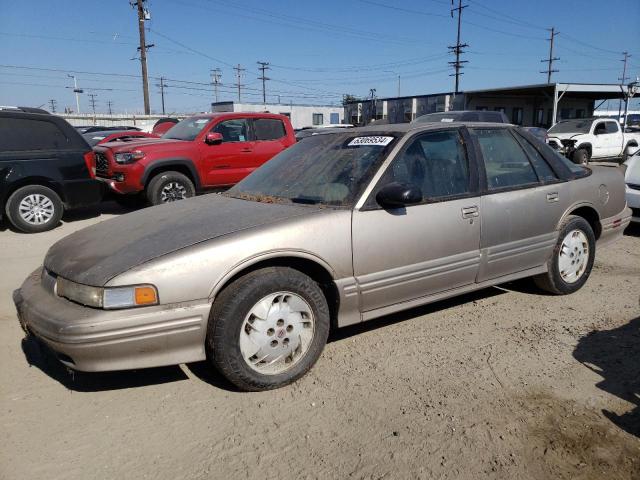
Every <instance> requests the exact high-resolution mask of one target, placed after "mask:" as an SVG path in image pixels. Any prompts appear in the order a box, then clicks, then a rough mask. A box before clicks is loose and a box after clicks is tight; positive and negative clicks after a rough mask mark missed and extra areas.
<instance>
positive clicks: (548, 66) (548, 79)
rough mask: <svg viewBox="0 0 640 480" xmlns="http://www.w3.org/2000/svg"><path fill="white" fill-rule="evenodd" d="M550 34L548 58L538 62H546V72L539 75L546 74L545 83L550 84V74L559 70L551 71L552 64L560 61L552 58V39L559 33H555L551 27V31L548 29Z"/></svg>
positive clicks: (557, 58)
mask: <svg viewBox="0 0 640 480" xmlns="http://www.w3.org/2000/svg"><path fill="white" fill-rule="evenodd" d="M549 32H550V37H549V58H548V59H546V60H540V61H541V62H543V63H544V62H547V69H546V70H542V71H541V72H540V73H546V74H547V83H551V74H552V73H557V72H558V71H559V70H554V69H553V62H555V61H558V60H560V58H559V57H554V56H553V39H554V38H555V37H556V35H558V34H559V33H560V32H556V29H555V27H551V29H549Z"/></svg>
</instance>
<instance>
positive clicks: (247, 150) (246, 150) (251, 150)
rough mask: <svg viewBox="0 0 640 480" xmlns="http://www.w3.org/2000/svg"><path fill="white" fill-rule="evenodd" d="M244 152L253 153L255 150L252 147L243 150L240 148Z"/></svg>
mask: <svg viewBox="0 0 640 480" xmlns="http://www.w3.org/2000/svg"><path fill="white" fill-rule="evenodd" d="M240 151H241V152H242V153H251V152H253V149H251V148H243V149H242V150H240Z"/></svg>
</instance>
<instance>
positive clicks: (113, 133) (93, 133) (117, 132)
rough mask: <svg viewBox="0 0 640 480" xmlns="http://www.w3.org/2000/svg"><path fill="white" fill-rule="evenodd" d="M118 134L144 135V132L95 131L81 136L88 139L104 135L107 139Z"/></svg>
mask: <svg viewBox="0 0 640 480" xmlns="http://www.w3.org/2000/svg"><path fill="white" fill-rule="evenodd" d="M120 133H126V134H127V135H131V134H133V135H135V134H142V135H144V132H141V131H140V130H96V131H94V132H88V133H83V134H82V135H84V136H86V137H88V136H94V135H104V136H105V137H109V136H111V135H117V134H120Z"/></svg>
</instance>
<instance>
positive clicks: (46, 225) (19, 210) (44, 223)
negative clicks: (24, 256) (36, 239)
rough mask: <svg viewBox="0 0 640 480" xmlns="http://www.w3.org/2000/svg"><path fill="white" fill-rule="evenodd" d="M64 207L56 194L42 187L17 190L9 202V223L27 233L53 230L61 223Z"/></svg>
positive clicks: (31, 186)
mask: <svg viewBox="0 0 640 480" xmlns="http://www.w3.org/2000/svg"><path fill="white" fill-rule="evenodd" d="M63 211H64V207H63V205H62V200H60V197H59V196H58V194H57V193H56V192H54V191H53V190H51V189H50V188H47V187H44V186H42V185H27V186H25V187H21V188H19V189H17V190H16V191H15V192H13V193H12V194H11V196H10V197H9V200H8V201H7V206H6V213H7V218H8V220H9V222H10V223H11V224H12V225H13V226H14V227H15V228H17V229H18V230H20V231H22V232H25V233H38V232H45V231H47V230H51V229H52V228H54V227H55V226H57V225H58V224H59V223H60V219H61V218H62V213H63Z"/></svg>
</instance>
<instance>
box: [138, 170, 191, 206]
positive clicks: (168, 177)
mask: <svg viewBox="0 0 640 480" xmlns="http://www.w3.org/2000/svg"><path fill="white" fill-rule="evenodd" d="M195 194H196V189H195V187H194V186H193V182H192V181H191V180H190V179H189V177H187V176H186V175H184V174H182V173H180V172H173V171H170V172H162V173H159V174H158V175H156V176H155V177H153V178H152V179H151V181H150V182H149V186H148V187H147V198H148V199H149V202H150V203H151V204H152V205H160V204H162V203H170V202H176V201H178V200H185V199H187V198H191V197H193V196H194V195H195Z"/></svg>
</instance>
